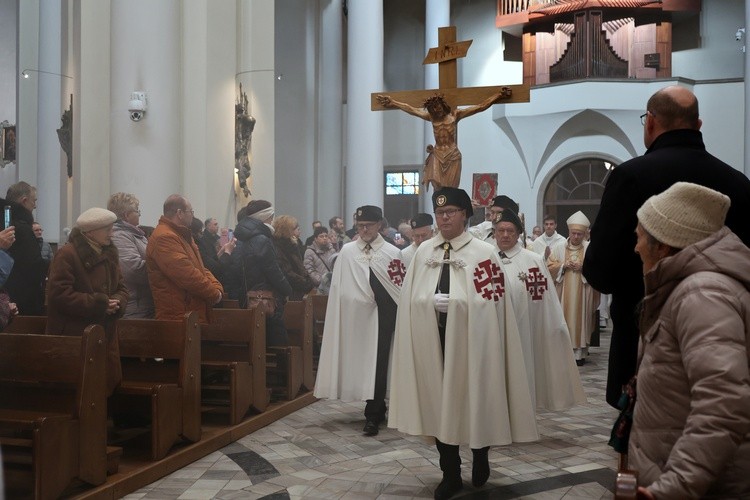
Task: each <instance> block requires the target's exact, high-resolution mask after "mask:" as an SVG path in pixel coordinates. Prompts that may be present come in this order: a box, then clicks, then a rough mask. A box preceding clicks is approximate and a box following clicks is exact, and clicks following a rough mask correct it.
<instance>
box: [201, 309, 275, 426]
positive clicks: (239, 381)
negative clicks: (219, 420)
mask: <svg viewBox="0 0 750 500" xmlns="http://www.w3.org/2000/svg"><path fill="white" fill-rule="evenodd" d="M265 352H266V319H265V315H264V314H263V311H261V310H260V309H259V308H257V307H253V308H251V309H214V310H213V311H212V312H211V322H210V324H207V325H201V377H202V402H203V406H204V410H207V411H209V410H210V411H217V406H220V407H224V408H221V409H219V411H222V410H226V411H228V413H229V423H230V424H231V425H234V424H237V423H239V422H241V421H242V419H243V418H244V416H245V414H246V413H247V411H248V410H249V409H250V407H252V408H253V409H254V410H256V411H258V412H262V411H264V410H265V409H266V407H267V406H268V403H269V401H270V394H269V391H268V389H267V388H266V366H265ZM217 403H218V405H217ZM209 407H211V408H209Z"/></svg>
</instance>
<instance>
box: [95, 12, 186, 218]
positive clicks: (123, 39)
mask: <svg viewBox="0 0 750 500" xmlns="http://www.w3.org/2000/svg"><path fill="white" fill-rule="evenodd" d="M180 9H181V6H180V2H179V0H162V1H159V2H152V1H150V0H112V15H111V23H112V35H111V37H112V38H111V39H112V49H111V54H112V58H111V66H112V71H111V74H112V83H111V89H112V92H111V100H110V103H111V104H110V113H111V118H110V123H111V134H110V141H111V148H112V149H111V155H110V157H111V164H110V172H111V180H110V183H109V186H110V193H108V194H111V193H114V192H118V191H122V192H126V193H132V194H134V195H135V196H136V197H137V198H138V199H139V200H140V208H141V212H142V215H141V223H142V224H146V225H151V226H153V225H156V222H157V221H158V219H159V216H160V215H161V214H162V211H163V204H164V200H165V199H166V198H167V196H169V195H170V194H172V193H183V189H184V184H183V179H182V168H181V165H182V156H181V152H182V148H181V141H180V137H181V124H182V120H183V117H182V115H181V108H180V97H181V92H180V90H181V81H180V61H181V57H180V56H181V50H180V48H181V43H182V40H181V31H180V30H181V27H180V23H181V19H182V17H181V10H180ZM135 91H144V92H146V95H147V109H146V114H145V116H144V117H143V118H142V119H141V121H138V122H135V121H132V120H131V119H130V113H129V112H128V102H129V100H130V94H131V93H132V92H135ZM100 189H101V188H100Z"/></svg>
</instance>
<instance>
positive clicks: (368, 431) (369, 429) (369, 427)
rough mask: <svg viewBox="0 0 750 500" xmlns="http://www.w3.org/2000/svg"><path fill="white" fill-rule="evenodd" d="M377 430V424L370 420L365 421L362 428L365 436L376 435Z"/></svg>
mask: <svg viewBox="0 0 750 500" xmlns="http://www.w3.org/2000/svg"><path fill="white" fill-rule="evenodd" d="M378 431H379V429H378V424H377V423H376V422H373V421H372V420H368V421H367V422H365V427H364V428H363V429H362V432H364V433H365V436H377V435H378Z"/></svg>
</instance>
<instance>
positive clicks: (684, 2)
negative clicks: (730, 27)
mask: <svg viewBox="0 0 750 500" xmlns="http://www.w3.org/2000/svg"><path fill="white" fill-rule="evenodd" d="M700 10H701V0H498V2H497V14H496V17H495V24H496V26H497V27H498V28H501V29H502V30H503V36H504V39H505V47H506V60H520V61H522V62H523V81H524V83H526V84H529V85H532V86H534V85H542V84H546V83H556V82H565V81H570V80H580V79H586V78H595V79H607V78H613V79H622V78H635V79H655V78H671V77H672V76H673V75H672V53H673V51H675V50H681V49H686V48H694V47H695V46H697V45H699V44H700V39H699V37H700V30H699V13H700Z"/></svg>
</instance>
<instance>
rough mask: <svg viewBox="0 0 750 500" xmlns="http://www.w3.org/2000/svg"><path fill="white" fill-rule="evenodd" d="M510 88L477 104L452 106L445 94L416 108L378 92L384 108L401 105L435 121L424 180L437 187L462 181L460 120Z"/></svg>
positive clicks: (401, 107) (378, 98)
mask: <svg viewBox="0 0 750 500" xmlns="http://www.w3.org/2000/svg"><path fill="white" fill-rule="evenodd" d="M509 92H510V89H507V88H503V89H501V90H500V91H499V92H497V93H495V94H493V95H491V96H490V97H488V98H487V99H485V100H484V101H482V102H481V103H479V104H476V105H474V106H468V107H465V108H455V109H451V107H450V106H449V105H448V103H447V102H446V100H445V96H443V95H442V94H436V95H433V96H432V97H429V98H427V99H425V101H424V104H423V106H424V107H423V108H415V107H414V106H411V105H409V104H407V103H405V102H401V101H397V100H395V99H393V98H392V97H391V96H388V95H378V96H377V100H378V102H379V103H380V104H381V105H382V106H383V107H385V108H398V109H400V110H402V111H406V112H407V113H409V114H410V115H414V116H416V117H418V118H421V119H423V120H426V121H428V122H431V123H432V131H433V134H434V135H435V144H434V145H429V146H427V152H428V153H429V154H428V156H427V159H426V160H425V163H424V175H423V176H422V184H424V185H426V186H428V185H429V184H432V187H433V189H435V190H437V189H440V188H441V187H443V186H446V187H458V184H459V182H460V181H461V151H459V149H458V144H457V139H458V122H459V121H460V120H462V119H464V118H466V117H469V116H471V115H475V114H477V113H479V112H481V111H484V110H485V109H487V108H489V107H490V106H492V104H493V103H494V102H495V101H497V100H498V99H500V98H501V97H507V96H508V95H509V94H508V93H509Z"/></svg>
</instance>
